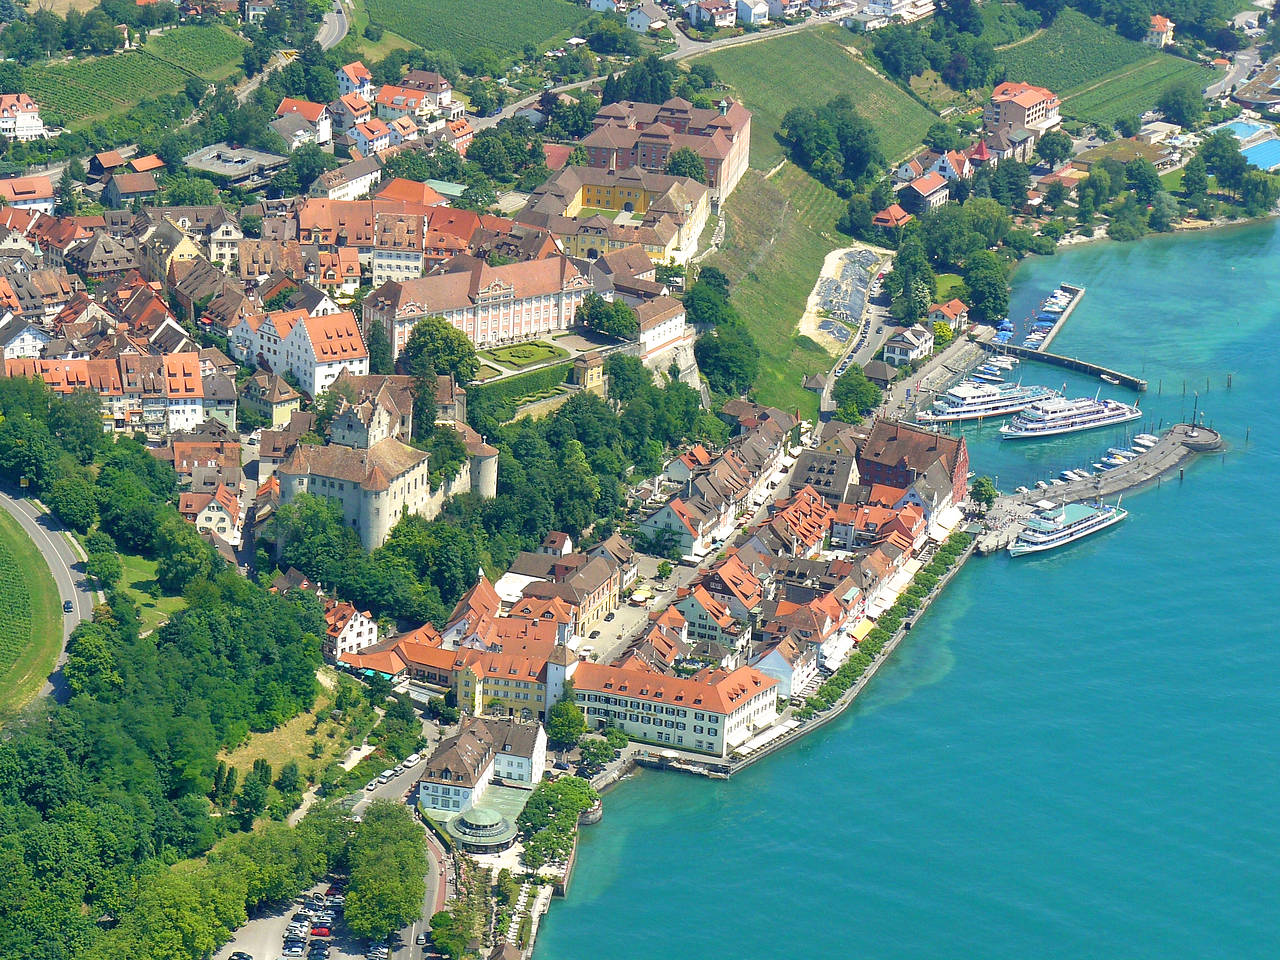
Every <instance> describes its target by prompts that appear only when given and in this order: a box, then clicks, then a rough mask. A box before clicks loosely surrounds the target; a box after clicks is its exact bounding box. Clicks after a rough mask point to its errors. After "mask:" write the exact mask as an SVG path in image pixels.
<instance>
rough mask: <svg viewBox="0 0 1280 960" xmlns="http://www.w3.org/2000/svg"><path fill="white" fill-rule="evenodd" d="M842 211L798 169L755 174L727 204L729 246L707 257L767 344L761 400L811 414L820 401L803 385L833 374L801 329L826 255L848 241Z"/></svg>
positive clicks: (825, 355)
mask: <svg viewBox="0 0 1280 960" xmlns="http://www.w3.org/2000/svg"><path fill="white" fill-rule="evenodd" d="M843 210H844V202H843V201H842V200H841V199H840V198H839V197H838V196H836V194H835V193H834V192H833V191H831V190H828V189H827V188H826V187H824V186H823V185H822V184H821V183H819V182H818V181H817V180H814V179H813V178H812V177H810V176H809V175H808V174H806V173H805V172H804V171H803V170H800V169H799V168H797V167H795V166H793V165H792V164H789V163H788V164H787V165H785V166H784V167H783V168H782V169H781V170H780V171H779V172H778V173H777V174H776V175H775V176H774V177H773V178H771V179H769V180H766V179H765V178H764V177H763V176H761V175H760V174H758V173H756V172H754V171H749V172H748V173H747V175H746V176H745V177H743V178H742V182H741V183H739V184H738V188H737V189H736V190H735V191H734V193H733V196H732V197H731V198H730V200H729V203H728V205H727V208H726V211H727V212H726V219H727V225H726V228H725V242H724V246H723V247H721V249H720V250H719V252H717V253H716V255H715V256H713V257H711V258H709V260H708V262H709V263H711V264H713V265H714V266H717V267H719V268H720V269H722V270H723V271H724V272H725V274H726V276H728V278H729V283H730V285H731V289H732V299H733V304H734V306H735V307H737V309H738V312H739V313H740V314H741V315H742V317H743V319H744V320H746V322H747V324H748V325H749V326H750V328H751V331H752V333H753V334H754V335H755V337H756V340H757V342H758V343H759V344H760V351H761V354H762V356H761V360H760V364H761V369H760V376H759V378H758V379H757V381H756V388H757V392H758V394H759V396H760V398H761V400H763V401H764V402H767V403H771V404H775V405H777V406H780V407H784V408H786V409H789V410H794V409H796V408H797V407H798V408H800V409H801V410H802V411H803V412H804V413H805V414H806V415H812V414H814V413H815V412H816V410H817V406H818V398H817V395H816V394H814V393H811V392H810V391H808V390H805V389H804V388H803V387H801V385H800V381H801V379H802V378H803V376H804V375H805V374H806V373H815V372H818V371H826V370H829V369H830V368H831V364H832V362H833V358H832V357H831V356H830V354H828V353H827V352H826V351H825V350H823V349H822V348H821V347H820V346H818V345H817V344H816V343H814V342H813V341H812V340H809V339H808V338H803V339H802V338H800V337H799V336H798V335H797V333H796V324H797V322H798V321H799V319H800V315H801V314H802V313H803V312H804V306H805V302H806V301H807V300H808V297H809V293H810V291H811V290H812V289H813V285H814V283H815V282H817V279H818V272H819V271H820V270H821V269H822V260H823V258H824V257H825V256H826V255H827V253H829V252H830V251H831V250H833V249H834V248H836V247H838V246H840V245H841V244H842V243H843V242H844V241H843V240H842V239H841V237H840V235H839V234H837V233H836V231H835V221H836V219H837V218H838V217H839V216H840V214H841V213H842V212H843Z"/></svg>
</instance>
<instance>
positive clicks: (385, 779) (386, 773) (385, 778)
mask: <svg viewBox="0 0 1280 960" xmlns="http://www.w3.org/2000/svg"><path fill="white" fill-rule="evenodd" d="M394 776H395V773H393V772H392V771H390V770H383V771H382V773H380V774H379V775H378V782H379V783H390V782H391V778H392V777H394Z"/></svg>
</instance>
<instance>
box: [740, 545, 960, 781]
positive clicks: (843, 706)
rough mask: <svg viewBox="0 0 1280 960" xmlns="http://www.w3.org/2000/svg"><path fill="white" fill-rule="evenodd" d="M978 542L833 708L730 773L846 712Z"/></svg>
mask: <svg viewBox="0 0 1280 960" xmlns="http://www.w3.org/2000/svg"><path fill="white" fill-rule="evenodd" d="M977 543H978V540H977V538H976V537H975V538H974V539H973V540H972V541H970V543H969V546H968V547H967V548H966V549H965V551H964V553H962V554H960V556H958V557H957V558H956V562H955V564H954V565H953V566H952V567H951V569H950V570H948V571H947V572H946V573H945V574H943V575H942V578H941V579H940V580H939V581H938V583H937V585H936V586H935V587H934V588H933V590H932V592H930V593H929V595H928V596H926V597H925V598H924V599H923V600H922V601H921V602H920V607H919V609H918V610H916V612H915V613H913V614H912V615H911V616H910V617H909V618H906V619H904V620H903V622H902V626H900V627H898V629H897V632H895V633H894V635H893V636H892V637H890V638H889V640H888V642H887V643H886V644H885V645H884V649H883V650H881V651H880V654H879V656H877V657H876V658H875V659H874V660H872V661H871V666H869V667H867V670H866V672H865V673H864V674H863V675H862V676H861V677H859V678H858V680H857V682H856V683H854V685H853V686H851V687H850V688H849V689H848V690H846V691H845V692H844V694H843V695H842V696H841V697H840V699H839V700H837V701H836V702H835V703H833V704H832V705H831V709H830V710H826V711H823V712H822V713H820V714H818V715H817V716H815V717H814V718H813V719H812V720H809V721H808V722H806V723H805V724H804V725H803V726H799V727H796V728H795V729H794V730H793V731H791V732H790V733H788V734H787V735H785V736H782V737H779V738H778V739H777V740H773V741H770V742H769V743H767V744H765V745H764V746H763V747H761V748H760V749H759V750H758V751H756V752H755V753H752V754H751V755H750V756H748V757H743V758H742V759H741V760H738V761H735V762H733V763H732V764H731V765H730V773H731V774H733V773H738V772H739V771H741V770H745V769H746V768H747V767H749V766H751V765H752V764H753V763H755V762H756V761H758V760H762V759H764V758H765V757H767V756H769V755H770V754H771V753H776V752H777V751H778V750H781V749H782V748H783V747H787V746H790V745H791V744H793V743H795V742H796V741H797V740H799V739H800V738H801V737H804V736H807V735H808V734H810V733H813V731H815V730H818V729H820V728H822V727H824V726H826V725H827V724H828V723H830V722H831V721H832V720H835V719H836V718H837V717H839V716H840V715H841V714H842V713H844V712H845V710H847V709H848V708H849V705H850V704H852V703H853V701H854V700H855V699H857V697H858V694H860V693H862V691H863V689H865V688H866V686H867V684H868V683H870V682H871V678H872V677H874V676H875V675H876V673H877V672H878V671H879V669H880V668H881V667H882V666H884V664H885V662H886V661H887V660H888V659H889V657H890V655H891V654H892V653H893V651H894V650H896V649H897V648H898V644H900V643H901V642H902V641H903V640H904V639H905V638H906V636H907V634H908V633H910V632H911V629H912V627H913V626H914V625H915V624H917V623H919V622H920V618H921V617H923V616H924V614H925V611H926V610H928V609H929V607H930V605H932V603H933V601H934V600H936V599H937V598H938V597H939V596H941V595H942V591H943V590H945V589H946V586H947V584H948V583H950V582H951V578H952V577H954V576H955V575H956V574H957V573H959V572H960V568H961V567H963V566H964V565H965V563H966V561H968V559H969V558H970V557H971V556H973V553H974V550H975V548H976V547H977Z"/></svg>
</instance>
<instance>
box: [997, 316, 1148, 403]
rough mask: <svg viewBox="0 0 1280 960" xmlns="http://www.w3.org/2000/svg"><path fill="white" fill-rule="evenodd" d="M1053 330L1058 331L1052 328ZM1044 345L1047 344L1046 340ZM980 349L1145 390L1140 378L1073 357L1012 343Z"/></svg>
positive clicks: (1140, 390) (1145, 384)
mask: <svg viewBox="0 0 1280 960" xmlns="http://www.w3.org/2000/svg"><path fill="white" fill-rule="evenodd" d="M1054 329H1055V330H1056V329H1058V328H1057V327H1054ZM1045 343H1048V341H1047V340H1046V341H1045ZM981 346H982V349H983V350H986V351H988V352H989V353H1002V354H1008V355H1009V356H1011V357H1017V358H1018V359H1020V360H1038V361H1040V362H1041V363H1048V364H1051V365H1052V366H1055V367H1063V368H1064V369H1066V370H1074V371H1075V372H1076V373H1083V374H1087V375H1089V376H1093V377H1097V378H1099V379H1101V378H1102V377H1103V376H1108V377H1111V378H1112V379H1114V380H1115V381H1116V382H1117V383H1118V384H1119V385H1120V386H1122V387H1128V388H1129V389H1130V390H1137V391H1138V392H1139V393H1141V392H1143V391H1145V390H1146V389H1147V381H1145V380H1143V379H1142V378H1141V377H1135V376H1133V375H1132V374H1128V373H1124V372H1123V371H1120V370H1112V369H1110V368H1109V367H1103V366H1100V365H1098V364H1096V363H1090V362H1089V361H1087V360H1078V359H1076V358H1075V357H1064V356H1062V355H1061V354H1058V353H1045V352H1044V351H1043V350H1035V349H1032V348H1031V347H1020V346H1018V345H1017V344H1013V343H982V344H981Z"/></svg>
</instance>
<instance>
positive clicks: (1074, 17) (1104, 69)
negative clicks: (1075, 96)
mask: <svg viewBox="0 0 1280 960" xmlns="http://www.w3.org/2000/svg"><path fill="white" fill-rule="evenodd" d="M1150 56H1151V48H1150V47H1149V46H1147V45H1146V44H1144V43H1138V42H1137V41H1135V40H1126V39H1125V38H1124V37H1122V36H1120V35H1119V34H1118V33H1116V32H1115V31H1114V30H1112V29H1111V28H1110V27H1104V26H1102V25H1101V24H1099V23H1095V22H1094V21H1093V20H1090V19H1089V18H1088V17H1086V16H1085V15H1084V14H1082V13H1077V12H1076V11H1075V10H1072V9H1070V8H1068V9H1066V10H1064V11H1062V13H1060V14H1058V18H1057V19H1056V20H1054V22H1053V26H1051V27H1049V29H1047V30H1045V31H1044V33H1042V34H1040V35H1039V36H1038V37H1036V38H1035V39H1033V40H1028V41H1027V42H1026V43H1021V44H1018V45H1017V46H1015V47H1009V48H1007V49H1005V50H1001V51H999V53H998V62H999V63H1000V64H1001V65H1002V66H1004V67H1005V68H1006V75H1007V76H1008V78H1009V79H1010V80H1015V81H1021V82H1025V83H1034V84H1037V85H1038V86H1042V87H1048V88H1049V89H1050V90H1052V91H1053V92H1054V93H1056V94H1057V95H1058V96H1059V97H1063V96H1066V95H1067V94H1070V93H1071V91H1072V90H1077V89H1080V88H1081V87H1087V86H1090V85H1091V84H1094V83H1097V82H1098V80H1100V79H1101V78H1102V77H1105V76H1106V75H1107V74H1109V73H1114V72H1115V71H1117V70H1119V69H1120V68H1121V67H1126V66H1128V65H1129V64H1131V63H1137V62H1138V61H1139V60H1145V59H1146V58H1148V57H1150ZM1165 56H1168V55H1165ZM1169 58H1170V59H1173V58H1172V57H1171V56H1170V57H1169ZM1157 92H1158V91H1157Z"/></svg>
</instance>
